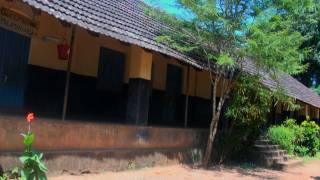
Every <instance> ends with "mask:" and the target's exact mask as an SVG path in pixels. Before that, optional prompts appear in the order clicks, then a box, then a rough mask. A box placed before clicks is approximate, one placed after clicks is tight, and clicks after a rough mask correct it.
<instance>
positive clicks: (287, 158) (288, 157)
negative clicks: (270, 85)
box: [283, 154, 293, 161]
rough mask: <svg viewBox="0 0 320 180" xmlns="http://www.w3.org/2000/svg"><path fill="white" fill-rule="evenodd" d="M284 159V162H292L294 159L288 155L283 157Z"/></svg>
mask: <svg viewBox="0 0 320 180" xmlns="http://www.w3.org/2000/svg"><path fill="white" fill-rule="evenodd" d="M283 159H284V161H290V160H293V157H292V156H291V155H288V154H286V155H284V156H283Z"/></svg>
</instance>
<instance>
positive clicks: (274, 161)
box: [263, 157, 285, 167]
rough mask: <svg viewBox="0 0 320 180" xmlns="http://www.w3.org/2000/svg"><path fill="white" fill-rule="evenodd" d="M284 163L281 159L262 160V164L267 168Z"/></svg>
mask: <svg viewBox="0 0 320 180" xmlns="http://www.w3.org/2000/svg"><path fill="white" fill-rule="evenodd" d="M283 162H285V161H284V159H283V157H272V158H269V157H268V158H264V159H263V163H264V165H266V166H267V167H274V166H275V165H277V164H280V163H283Z"/></svg>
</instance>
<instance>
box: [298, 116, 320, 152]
mask: <svg viewBox="0 0 320 180" xmlns="http://www.w3.org/2000/svg"><path fill="white" fill-rule="evenodd" d="M300 127H301V128H302V129H303V131H302V134H303V136H302V138H301V139H300V142H299V144H297V145H298V147H299V148H304V149H307V151H306V153H303V154H302V152H298V153H300V154H301V155H310V156H315V155H316V154H317V152H318V151H319V150H320V128H319V126H318V125H317V124H316V123H315V122H314V121H303V122H302V123H301V125H300Z"/></svg>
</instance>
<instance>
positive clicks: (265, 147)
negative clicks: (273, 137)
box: [254, 144, 280, 151]
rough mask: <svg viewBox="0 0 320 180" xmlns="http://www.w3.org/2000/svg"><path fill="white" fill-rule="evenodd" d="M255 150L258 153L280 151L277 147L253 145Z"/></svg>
mask: <svg viewBox="0 0 320 180" xmlns="http://www.w3.org/2000/svg"><path fill="white" fill-rule="evenodd" d="M254 147H255V148H257V149H258V150H259V151H264V150H265V151H267V150H280V146H279V145H271V144H268V145H254Z"/></svg>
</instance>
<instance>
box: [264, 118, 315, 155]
mask: <svg viewBox="0 0 320 180" xmlns="http://www.w3.org/2000/svg"><path fill="white" fill-rule="evenodd" d="M267 136H268V137H269V139H270V140H271V141H272V142H273V143H275V144H279V145H280V146H281V147H282V148H284V149H286V150H287V151H288V152H289V153H295V154H297V155H300V156H307V155H308V156H315V155H316V154H317V152H318V151H319V150H320V127H319V126H318V125H317V124H316V123H315V122H314V121H310V120H306V121H303V122H302V123H301V125H300V126H299V125H297V124H296V121H295V120H294V119H288V120H286V121H285V122H284V123H283V125H280V126H273V127H271V128H269V129H268V132H267Z"/></svg>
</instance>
